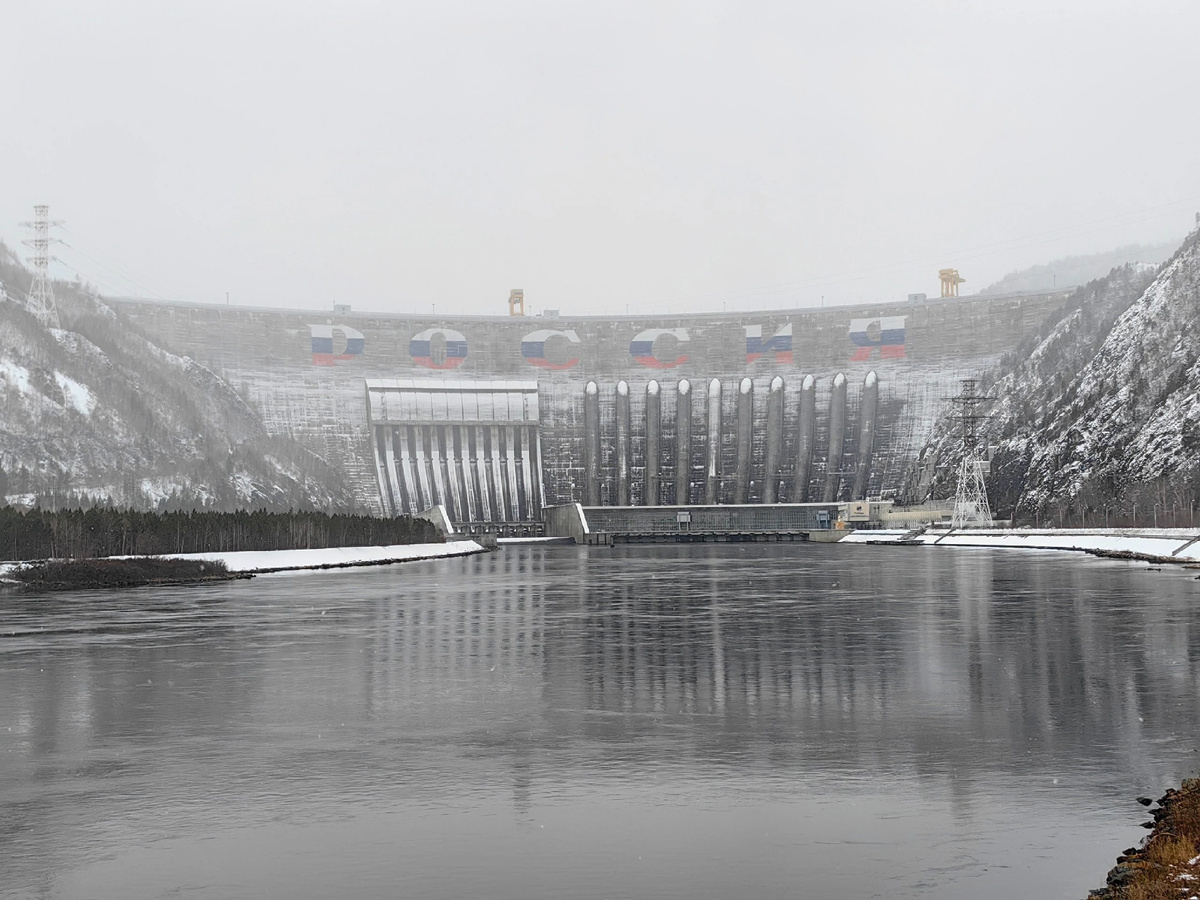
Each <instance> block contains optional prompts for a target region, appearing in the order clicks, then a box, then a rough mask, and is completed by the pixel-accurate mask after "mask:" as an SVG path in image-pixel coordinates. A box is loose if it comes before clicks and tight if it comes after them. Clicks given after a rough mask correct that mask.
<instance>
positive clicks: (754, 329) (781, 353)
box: [746, 322, 795, 365]
mask: <svg viewBox="0 0 1200 900" xmlns="http://www.w3.org/2000/svg"><path fill="white" fill-rule="evenodd" d="M762 332H763V327H762V326H761V325H747V326H746V365H750V363H752V362H754V361H755V360H757V359H759V358H760V357H761V356H762V355H763V354H764V353H774V354H775V362H776V363H788V364H791V363H793V362H795V357H794V356H793V355H792V323H791V322H788V323H787V324H786V325H784V326H783V327H782V328H780V329H779V330H778V331H777V332H775V334H773V335H772V336H771V337H770V338H768V339H767V340H765V341H764V340H763V337H762Z"/></svg>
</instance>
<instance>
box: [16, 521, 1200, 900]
mask: <svg viewBox="0 0 1200 900" xmlns="http://www.w3.org/2000/svg"><path fill="white" fill-rule="evenodd" d="M1195 574H1196V573H1194V572H1192V571H1190V570H1185V569H1172V568H1169V567H1168V568H1166V569H1163V570H1161V571H1155V570H1152V569H1150V568H1149V567H1147V566H1146V565H1145V564H1140V563H1124V562H1114V561H1101V560H1095V559H1090V558H1083V557H1075V556H1072V555H1069V554H1063V553H1039V552H1029V551H1026V552H1022V551H1008V550H1000V551H993V550H961V549H960V550H952V551H951V550H933V549H928V548H925V549H913V548H889V547H872V546H855V547H847V546H834V545H805V544H791V545H787V544H782V545H781V544H744V545H721V546H712V545H709V546H698V545H692V546H651V547H618V548H609V549H602V548H591V549H585V548H573V547H553V548H551V547H540V548H539V547H528V546H526V547H520V548H508V549H504V550H502V551H500V552H498V553H493V554H487V555H482V556H475V557H469V558H461V559H452V560H442V561H430V562H422V563H410V564H406V565H402V566H395V567H388V568H373V569H358V570H340V571H330V572H320V573H283V574H277V575H270V576H262V577H259V578H255V579H254V580H252V581H242V582H232V583H229V584H224V585H212V586H203V587H194V588H186V589H184V588H170V589H141V590H136V591H129V592H124V593H105V592H80V593H74V594H58V595H53V596H36V597H35V596H18V597H13V596H7V597H3V598H0V893H3V894H5V895H11V896H18V897H24V896H29V897H47V898H114V900H115V898H121V900H128V898H142V897H187V898H240V897H246V898H251V897H255V898H257V897H287V898H326V897H334V896H339V897H341V896H345V897H364V898H376V897H378V898H384V897H386V898H454V900H460V898H513V900H526V898H556V900H557V898H623V897H628V898H652V897H664V898H665V897H672V898H674V897H686V898H735V897H736V898H834V897H836V898H860V897H861V898H871V897H881V898H882V897H886V898H903V897H922V898H951V897H953V898H962V897H972V898H992V897H995V898H1000V897H1005V898H1008V897H1012V896H1029V897H1039V898H1040V897H1065V898H1073V897H1078V898H1082V897H1084V896H1085V895H1086V893H1087V889H1088V888H1091V887H1098V886H1099V885H1101V884H1102V883H1103V878H1104V874H1105V872H1106V871H1107V869H1108V868H1109V867H1110V866H1111V865H1112V863H1113V860H1114V857H1115V856H1116V854H1118V853H1119V852H1120V851H1121V850H1123V849H1124V848H1126V847H1128V846H1130V845H1132V844H1133V843H1134V842H1136V841H1137V840H1138V839H1139V838H1140V837H1141V836H1142V835H1143V834H1145V832H1144V831H1143V830H1142V829H1141V828H1140V827H1139V823H1140V822H1141V821H1142V820H1144V819H1145V818H1147V816H1146V814H1145V811H1144V810H1143V809H1142V808H1141V807H1139V806H1137V805H1136V804H1135V803H1134V802H1133V798H1134V797H1136V796H1138V795H1140V794H1149V795H1151V796H1155V797H1157V796H1158V795H1159V794H1160V793H1161V791H1162V789H1163V788H1165V787H1166V786H1168V785H1171V784H1173V783H1176V782H1177V781H1178V780H1179V779H1180V778H1182V777H1186V776H1190V775H1193V774H1196V773H1197V768H1198V766H1200V763H1198V760H1197V753H1196V749H1197V747H1200V743H1198V741H1197V738H1198V737H1200V726H1198V724H1197V723H1198V721H1200V716H1198V712H1200V690H1198V687H1200V685H1198V677H1200V670H1198V662H1200V604H1198V603H1197V599H1198V597H1200V582H1197V581H1196V580H1195V577H1194V576H1195Z"/></svg>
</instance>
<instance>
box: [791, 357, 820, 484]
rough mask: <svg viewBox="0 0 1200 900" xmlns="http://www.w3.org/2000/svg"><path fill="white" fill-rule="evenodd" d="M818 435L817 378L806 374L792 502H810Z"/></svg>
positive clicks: (801, 403)
mask: <svg viewBox="0 0 1200 900" xmlns="http://www.w3.org/2000/svg"><path fill="white" fill-rule="evenodd" d="M816 435H817V380H816V379H815V378H813V376H811V375H805V376H804V382H803V384H801V386H800V425H799V430H798V432H797V434H796V474H795V476H794V478H793V480H792V502H793V503H807V502H808V482H809V480H810V479H811V478H812V458H813V446H814V444H815V443H816Z"/></svg>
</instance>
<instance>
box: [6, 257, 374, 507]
mask: <svg viewBox="0 0 1200 900" xmlns="http://www.w3.org/2000/svg"><path fill="white" fill-rule="evenodd" d="M29 281H30V274H29V272H28V271H27V270H26V269H25V268H24V267H23V266H22V265H21V264H20V262H19V261H18V260H17V259H16V257H15V256H14V255H13V254H12V253H11V252H10V251H9V250H8V249H7V248H6V247H4V246H3V245H0V410H2V415H0V497H7V498H9V499H10V500H12V501H13V502H17V503H31V502H33V501H34V500H35V498H37V499H40V500H41V501H43V502H50V503H64V502H72V501H74V500H76V499H78V498H88V499H91V500H96V501H102V502H103V501H111V502H114V503H118V504H121V505H131V506H135V507H148V506H149V507H154V506H181V507H185V508H191V507H192V506H205V507H212V508H225V509H228V508H236V507H247V506H248V507H266V508H288V507H297V508H301V507H303V508H308V507H314V506H315V507H319V508H322V509H348V508H350V507H351V506H352V505H353V503H352V500H351V499H350V497H349V494H348V492H347V491H345V489H344V488H342V487H341V484H342V479H340V478H339V477H338V473H336V472H334V471H332V470H331V469H330V467H329V466H328V465H327V464H326V463H325V462H324V461H323V460H321V459H319V458H318V457H316V456H314V455H313V454H312V453H311V452H309V451H307V450H304V449H303V448H301V447H300V446H299V445H298V444H296V443H294V442H292V441H289V440H287V439H286V438H280V437H272V436H269V435H268V434H267V432H266V429H265V428H264V427H263V424H262V422H261V420H260V418H259V416H258V414H257V413H256V411H255V410H253V409H252V408H251V407H250V406H249V405H248V404H247V403H246V402H245V401H244V400H243V399H242V398H241V397H240V396H239V395H238V394H237V392H236V391H235V390H234V389H233V388H232V387H231V386H230V385H229V384H228V383H226V382H225V381H224V380H222V379H221V378H220V377H218V376H217V375H216V374H215V373H214V372H212V371H211V370H209V369H207V368H205V367H204V366H202V365H200V364H199V363H197V362H195V361H194V360H192V359H190V358H188V357H185V356H177V355H175V354H172V353H169V352H167V351H165V350H163V349H162V348H161V347H159V346H157V345H156V344H155V343H154V342H152V341H151V340H149V339H148V338H147V337H146V336H145V335H143V334H141V333H139V332H138V331H137V330H136V329H133V328H131V327H130V326H129V324H128V323H126V322H118V320H117V317H116V315H115V314H114V313H113V311H112V310H111V309H110V308H109V307H108V306H106V305H105V304H104V303H103V301H101V300H100V299H98V298H97V297H95V296H94V295H91V294H89V293H88V292H87V291H86V290H85V289H84V288H82V287H80V286H78V285H70V284H64V283H57V284H56V285H55V293H56V296H57V300H58V311H59V318H60V320H61V325H62V327H61V328H58V329H48V328H45V327H43V326H42V325H41V324H39V323H38V322H37V320H36V319H34V318H33V316H31V315H30V314H29V312H28V311H27V310H26V309H25V308H24V306H23V305H22V304H20V303H19V302H16V300H17V298H20V297H23V296H24V295H25V293H26V291H27V290H28V286H29ZM5 295H7V299H5ZM0 502H2V500H0Z"/></svg>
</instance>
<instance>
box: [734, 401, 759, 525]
mask: <svg viewBox="0 0 1200 900" xmlns="http://www.w3.org/2000/svg"><path fill="white" fill-rule="evenodd" d="M753 428H754V381H753V380H752V379H750V378H743V379H742V381H741V383H740V384H739V385H738V397H737V472H736V474H735V479H734V482H733V502H734V503H738V504H741V503H745V502H746V497H747V495H748V494H749V493H750V453H751V450H752V435H753V433H754V432H753Z"/></svg>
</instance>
